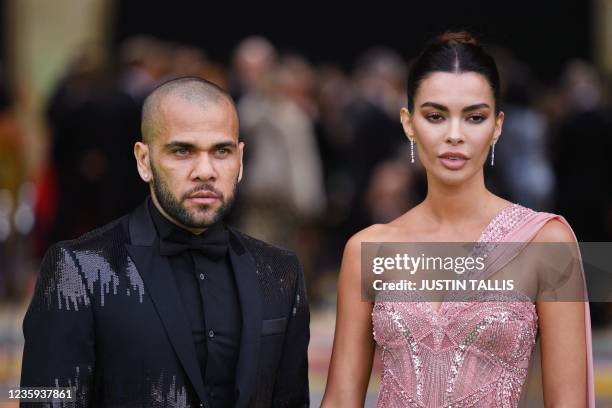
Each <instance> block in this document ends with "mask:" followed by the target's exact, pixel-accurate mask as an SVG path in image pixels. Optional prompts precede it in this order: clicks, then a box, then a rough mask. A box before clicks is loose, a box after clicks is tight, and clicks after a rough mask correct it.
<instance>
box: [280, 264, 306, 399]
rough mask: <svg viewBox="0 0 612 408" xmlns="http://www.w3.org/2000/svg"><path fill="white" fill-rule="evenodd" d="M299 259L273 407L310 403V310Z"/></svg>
mask: <svg viewBox="0 0 612 408" xmlns="http://www.w3.org/2000/svg"><path fill="white" fill-rule="evenodd" d="M295 262H297V271H298V276H297V279H296V286H295V293H294V297H293V305H292V308H291V314H290V318H289V322H288V323H287V332H286V335H285V341H284V345H283V351H282V355H281V360H280V364H279V370H278V373H277V375H276V383H275V385H274V393H273V396H272V406H273V407H291V408H294V407H308V406H310V392H309V387H308V342H309V341H310V310H309V308H308V301H307V299H306V288H305V285H304V273H303V271H302V266H301V263H300V261H299V260H298V259H297V257H296V258H295Z"/></svg>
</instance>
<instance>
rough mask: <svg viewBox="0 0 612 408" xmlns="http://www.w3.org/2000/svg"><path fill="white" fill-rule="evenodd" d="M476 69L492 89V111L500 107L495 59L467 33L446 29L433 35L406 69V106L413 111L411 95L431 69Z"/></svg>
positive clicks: (444, 70)
mask: <svg viewBox="0 0 612 408" xmlns="http://www.w3.org/2000/svg"><path fill="white" fill-rule="evenodd" d="M439 71H441V72H454V73H461V72H477V73H479V74H482V75H483V76H484V77H485V78H486V79H487V81H489V84H490V85H491V90H492V91H493V99H494V101H495V113H499V111H500V97H499V94H500V85H499V73H498V71H497V65H496V64H495V60H494V59H493V57H491V56H490V55H489V54H487V52H486V51H485V50H484V49H483V48H482V47H481V46H480V45H479V44H478V41H477V40H476V39H475V38H474V37H472V35H471V34H469V33H467V32H465V31H460V32H447V33H445V34H442V35H440V36H438V37H437V38H435V39H434V40H433V41H432V42H431V43H430V44H429V45H428V46H427V47H426V48H425V50H424V51H423V52H422V53H421V55H419V57H418V58H417V59H416V60H415V61H414V63H413V64H412V67H411V68H410V72H409V73H408V84H407V93H408V110H409V111H410V112H414V96H415V94H416V92H417V90H418V88H419V85H420V84H421V81H423V79H425V77H427V76H428V75H429V74H431V73H432V72H439Z"/></svg>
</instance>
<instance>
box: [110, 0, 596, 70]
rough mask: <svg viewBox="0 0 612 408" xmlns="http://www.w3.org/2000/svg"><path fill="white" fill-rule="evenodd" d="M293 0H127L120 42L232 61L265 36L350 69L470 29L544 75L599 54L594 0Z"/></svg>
mask: <svg viewBox="0 0 612 408" xmlns="http://www.w3.org/2000/svg"><path fill="white" fill-rule="evenodd" d="M326 4H327V5H326V6H322V5H317V3H311V2H297V3H296V2H286V3H285V4H283V5H276V6H270V5H269V6H259V7H254V6H253V5H246V6H245V5H242V4H240V3H238V2H227V6H223V7H219V6H218V5H215V7H214V8H211V3H210V2H194V3H189V2H169V1H167V2H163V3H157V2H148V1H140V0H138V1H121V2H118V3H117V4H116V13H115V16H116V21H115V30H116V31H115V35H114V44H115V45H118V44H120V43H121V42H122V41H123V40H124V39H125V38H127V37H129V36H131V35H134V34H151V35H154V36H157V37H159V38H160V39H164V40H170V41H177V42H181V43H186V44H190V45H194V46H198V47H201V48H202V49H204V50H205V51H206V52H207V53H208V55H209V56H210V57H211V58H212V59H215V60H218V61H225V62H227V61H228V58H229V57H230V53H231V50H232V49H233V48H234V46H235V45H236V44H237V42H238V41H239V40H241V39H242V38H244V37H245V36H247V35H250V34H258V35H263V36H265V37H267V38H268V39H270V40H271V41H272V42H273V43H274V44H275V45H276V46H277V47H278V48H279V49H280V50H281V51H299V52H300V53H302V54H304V55H305V56H307V57H308V58H309V59H310V60H311V61H312V62H315V63H319V62H328V61H329V62H335V63H340V64H341V65H343V66H344V67H346V68H348V67H350V66H352V64H353V62H354V61H355V59H356V58H357V57H358V56H359V54H360V53H361V52H362V51H363V50H364V49H366V48H368V47H370V46H375V45H387V46H390V47H392V48H394V49H396V50H397V51H398V52H400V53H401V54H402V56H404V57H405V58H412V57H414V56H415V55H416V53H417V52H418V51H419V50H421V49H422V47H423V43H424V41H426V40H427V39H429V38H432V37H433V36H434V35H435V34H438V33H440V32H443V31H446V30H453V29H467V30H469V31H471V32H472V33H474V34H476V35H477V36H478V37H479V38H480V39H481V41H482V42H484V43H485V44H486V43H493V44H499V45H503V46H505V47H508V48H509V49H510V50H511V51H512V52H513V53H514V54H515V55H516V56H517V57H518V58H519V59H522V60H523V61H526V62H527V63H529V64H530V65H531V66H532V67H534V69H535V74H536V75H537V76H538V79H540V80H542V81H546V79H547V77H550V76H557V75H558V73H559V70H560V68H561V66H562V64H563V62H565V61H567V60H568V59H570V58H576V57H579V58H584V59H587V60H592V57H593V50H592V47H591V42H592V41H591V36H592V35H593V34H592V31H593V29H592V24H591V23H590V22H591V20H592V12H593V6H592V4H591V2H589V1H580V0H575V1H557V2H549V1H544V2H542V1H488V2H467V1H458V2H452V3H451V2H441V3H440V2H432V1H421V2H407V1H404V2H393V3H392V2H379V1H376V2H367V3H366V4H365V5H360V6H358V5H354V4H350V3H347V4H342V3H338V4H335V3H332V2H327V3H326Z"/></svg>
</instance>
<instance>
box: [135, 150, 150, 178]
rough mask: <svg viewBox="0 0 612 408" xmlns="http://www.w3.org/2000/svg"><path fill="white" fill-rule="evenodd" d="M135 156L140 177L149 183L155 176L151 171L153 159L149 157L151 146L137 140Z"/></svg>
mask: <svg viewBox="0 0 612 408" xmlns="http://www.w3.org/2000/svg"><path fill="white" fill-rule="evenodd" d="M134 157H136V168H137V169H138V174H140V178H141V179H142V180H143V181H144V182H145V183H148V182H149V181H151V178H153V172H152V171H151V159H150V157H149V146H148V145H147V144H145V143H142V142H136V144H135V145H134Z"/></svg>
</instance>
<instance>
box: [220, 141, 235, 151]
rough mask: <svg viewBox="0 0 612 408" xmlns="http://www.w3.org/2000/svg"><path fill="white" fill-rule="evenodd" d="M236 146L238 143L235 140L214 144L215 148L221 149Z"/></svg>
mask: <svg viewBox="0 0 612 408" xmlns="http://www.w3.org/2000/svg"><path fill="white" fill-rule="evenodd" d="M237 146H238V144H237V143H236V142H233V141H227V142H220V143H217V144H215V145H214V148H215V149H222V148H224V147H233V148H235V147H237Z"/></svg>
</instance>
